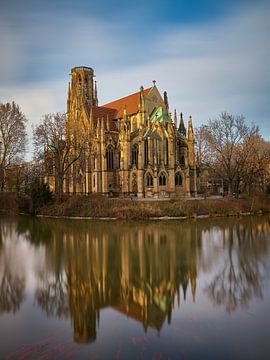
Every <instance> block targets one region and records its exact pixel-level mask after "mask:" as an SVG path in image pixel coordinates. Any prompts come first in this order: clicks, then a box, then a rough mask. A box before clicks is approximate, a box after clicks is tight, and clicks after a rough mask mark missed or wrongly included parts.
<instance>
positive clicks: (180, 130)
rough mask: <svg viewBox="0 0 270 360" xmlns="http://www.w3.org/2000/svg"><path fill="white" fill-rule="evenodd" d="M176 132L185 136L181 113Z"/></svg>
mask: <svg viewBox="0 0 270 360" xmlns="http://www.w3.org/2000/svg"><path fill="white" fill-rule="evenodd" d="M178 131H179V132H180V133H181V134H183V135H184V136H187V131H186V128H185V124H184V120H183V113H180V123H179V128H178Z"/></svg>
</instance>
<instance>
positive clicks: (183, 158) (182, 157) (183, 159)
mask: <svg viewBox="0 0 270 360" xmlns="http://www.w3.org/2000/svg"><path fill="white" fill-rule="evenodd" d="M180 165H181V166H185V157H184V155H182V156H181V157H180Z"/></svg>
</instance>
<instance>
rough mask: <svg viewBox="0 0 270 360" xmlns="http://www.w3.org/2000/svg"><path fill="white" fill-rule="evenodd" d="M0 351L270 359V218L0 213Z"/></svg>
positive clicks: (28, 355)
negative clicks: (103, 218) (111, 217)
mask: <svg viewBox="0 0 270 360" xmlns="http://www.w3.org/2000/svg"><path fill="white" fill-rule="evenodd" d="M0 358H1V359H9V360H10V359H21V360H22V359H27V360H29V359H42V360H44V359H154V360H161V359H226V360H227V359H270V216H265V215H264V216H256V217H255V216H254V217H249V216H246V217H233V218H223V219H220V218H219V219H200V220H184V221H179V220H178V221H177V220H171V221H151V222H150V221H149V222H146V221H145V222H143V221H141V222H135V221H134V222H121V221H87V220H61V219H45V218H32V217H1V218H0Z"/></svg>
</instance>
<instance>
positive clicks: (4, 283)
mask: <svg viewBox="0 0 270 360" xmlns="http://www.w3.org/2000/svg"><path fill="white" fill-rule="evenodd" d="M24 289H25V280H24V279H23V278H22V277H19V276H17V275H15V276H14V275H12V274H11V273H10V272H9V271H7V272H5V273H4V275H3V277H2V279H1V283H0V314H3V313H10V312H12V313H15V312H16V311H18V310H19V308H20V306H21V303H22V301H23V298H24Z"/></svg>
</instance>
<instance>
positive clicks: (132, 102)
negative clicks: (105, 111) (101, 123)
mask: <svg viewBox="0 0 270 360" xmlns="http://www.w3.org/2000/svg"><path fill="white" fill-rule="evenodd" d="M151 89H152V87H149V88H147V89H144V91H143V93H144V96H146V95H147V94H148V93H149V92H150V90H151ZM139 99H140V92H139V91H138V92H136V93H134V94H131V95H128V96H125V97H123V98H121V99H118V100H115V101H112V102H110V103H107V104H104V105H103V107H106V108H111V109H115V110H117V115H116V117H117V118H118V119H119V118H121V117H123V114H124V109H125V108H126V109H127V114H128V115H132V114H136V113H137V112H138V108H139Z"/></svg>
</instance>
